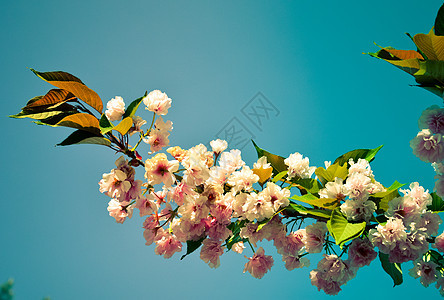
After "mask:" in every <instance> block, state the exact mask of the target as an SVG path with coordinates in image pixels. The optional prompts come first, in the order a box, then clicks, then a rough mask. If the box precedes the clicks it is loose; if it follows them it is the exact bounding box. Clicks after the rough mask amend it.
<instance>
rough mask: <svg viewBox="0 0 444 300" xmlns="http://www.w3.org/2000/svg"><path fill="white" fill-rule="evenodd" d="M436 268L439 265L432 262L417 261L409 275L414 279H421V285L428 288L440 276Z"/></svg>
mask: <svg viewBox="0 0 444 300" xmlns="http://www.w3.org/2000/svg"><path fill="white" fill-rule="evenodd" d="M436 267H437V265H436V264H435V263H434V262H432V261H429V262H425V261H422V260H419V261H415V262H414V263H413V268H411V269H410V271H409V274H410V276H412V277H413V278H420V282H421V284H422V285H423V286H425V287H428V286H429V285H430V284H431V283H433V282H435V281H436V279H437V277H438V275H439V274H438V272H437V271H436Z"/></svg>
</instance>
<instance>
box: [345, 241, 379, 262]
mask: <svg viewBox="0 0 444 300" xmlns="http://www.w3.org/2000/svg"><path fill="white" fill-rule="evenodd" d="M376 256H377V253H376V251H375V250H374V249H373V246H372V244H371V243H370V241H369V240H367V239H365V240H363V239H358V238H356V239H354V240H353V242H352V243H351V244H350V247H349V248H348V258H349V260H350V264H351V265H352V266H354V267H358V268H361V267H363V266H368V265H370V263H371V262H372V261H373V260H374V259H375V258H376Z"/></svg>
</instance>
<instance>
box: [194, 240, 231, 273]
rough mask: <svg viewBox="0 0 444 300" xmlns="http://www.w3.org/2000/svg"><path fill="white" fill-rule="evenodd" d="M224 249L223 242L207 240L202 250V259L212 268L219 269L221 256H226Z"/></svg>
mask: <svg viewBox="0 0 444 300" xmlns="http://www.w3.org/2000/svg"><path fill="white" fill-rule="evenodd" d="M224 249H225V247H222V242H220V241H215V240H211V239H205V240H204V241H203V243H202V249H201V250H200V259H202V260H203V261H204V262H206V263H207V264H208V265H209V266H210V268H217V267H219V266H220V256H221V255H222V254H224Z"/></svg>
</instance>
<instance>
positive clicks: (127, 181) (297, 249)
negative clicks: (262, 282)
mask: <svg viewBox="0 0 444 300" xmlns="http://www.w3.org/2000/svg"><path fill="white" fill-rule="evenodd" d="M33 72H34V73H35V74H36V75H38V76H39V77H40V78H43V79H44V80H46V81H48V82H50V83H52V84H53V85H56V86H57V87H59V89H53V90H50V91H49V92H48V93H47V94H46V95H44V96H38V97H35V98H33V99H31V100H30V101H29V102H28V103H27V105H26V106H25V107H24V108H23V109H22V111H21V112H20V113H19V114H17V115H15V116H13V117H16V118H24V117H28V118H33V119H36V120H37V123H39V124H44V125H49V126H53V127H58V126H65V127H72V128H75V129H77V130H76V131H75V132H73V133H72V134H71V135H70V136H69V137H68V138H67V139H65V140H64V141H63V142H61V143H60V144H59V145H63V146H64V145H72V144H85V143H86V144H99V145H103V146H106V147H108V148H110V149H112V150H113V151H116V152H117V153H120V154H121V156H120V157H119V158H118V159H117V160H116V162H115V168H113V169H112V170H111V171H110V172H109V173H105V174H103V177H102V179H101V180H100V181H99V190H100V192H102V193H104V194H105V195H107V196H108V197H110V198H111V199H110V201H109V204H108V212H109V215H110V216H112V217H113V218H114V219H115V220H116V222H118V223H123V222H124V221H125V220H126V219H127V218H131V217H132V215H133V213H134V209H136V212H137V213H138V214H139V216H140V217H143V219H144V220H143V222H142V227H143V229H144V230H143V236H144V238H145V240H146V245H154V252H155V253H156V254H158V255H162V256H163V257H165V258H170V257H172V256H173V255H174V254H175V253H176V252H183V253H184V254H183V255H182V256H181V258H184V257H186V256H187V255H189V254H191V253H193V252H195V251H197V250H199V251H200V258H201V259H202V260H203V261H204V262H205V263H207V264H208V265H209V266H210V267H211V268H217V267H218V266H219V265H220V257H221V255H222V254H224V253H225V252H228V251H230V250H233V251H234V252H236V253H244V251H245V252H250V254H249V255H248V256H247V255H246V254H244V257H245V259H246V262H245V265H244V273H245V272H248V273H250V274H251V275H252V276H254V277H256V278H262V277H263V276H264V275H265V274H266V273H267V272H268V271H269V270H270V269H271V268H272V266H273V265H274V259H275V258H273V257H272V256H270V255H266V254H265V250H264V248H263V245H262V244H261V243H263V242H265V241H268V242H270V243H272V244H273V246H274V247H275V248H276V249H277V252H278V254H279V255H280V256H281V259H282V261H283V262H284V264H285V268H287V269H288V270H293V269H296V268H303V267H309V266H310V260H309V254H313V253H322V254H323V258H322V259H321V260H320V261H319V262H318V263H317V266H316V268H315V269H313V270H312V271H311V272H310V276H309V277H310V279H311V283H312V284H313V285H315V286H316V287H317V288H318V289H319V290H323V291H324V292H326V293H327V294H332V295H335V294H337V293H338V292H339V291H340V290H341V288H342V286H343V285H344V284H346V283H347V282H348V281H349V280H350V279H352V278H353V277H355V276H356V273H357V271H358V269H359V268H361V267H364V266H367V265H369V264H370V263H371V262H372V261H373V260H374V259H375V258H376V257H377V256H378V252H379V260H380V262H381V263H382V266H383V268H384V269H385V270H386V272H387V273H388V274H389V275H390V276H391V277H392V278H393V281H394V284H395V285H397V284H400V283H401V282H402V271H401V269H400V264H402V263H405V262H408V261H412V262H413V267H412V269H411V270H410V274H411V275H412V276H414V277H417V278H420V280H421V283H422V284H424V285H425V286H427V285H429V284H431V283H433V282H436V285H437V287H438V288H439V289H440V292H442V293H443V294H444V291H443V282H444V277H443V272H444V258H443V254H442V252H443V250H444V249H443V248H444V234H443V233H442V234H441V235H438V234H439V232H438V230H439V225H440V224H441V223H442V221H441V218H440V217H439V215H438V214H437V212H440V211H443V210H444V201H443V200H442V199H441V198H440V197H439V196H438V195H437V194H436V193H432V194H429V192H428V191H427V190H425V189H424V188H423V187H421V186H420V185H419V183H417V182H414V183H412V184H410V186H409V188H406V189H402V187H403V186H404V185H403V184H400V183H398V182H397V181H395V182H394V183H393V184H392V185H391V186H389V187H384V186H383V185H382V184H381V183H379V182H378V181H377V180H376V179H375V176H374V174H373V171H372V169H371V166H370V162H371V161H372V160H373V159H374V157H375V155H376V154H377V152H378V151H379V150H380V149H381V147H382V146H381V147H378V148H375V149H357V150H353V151H350V152H347V153H345V154H344V155H341V156H339V157H338V158H337V159H336V160H334V161H333V162H330V161H326V162H325V166H324V167H318V168H317V167H314V166H310V161H309V158H308V157H304V156H303V155H302V154H300V153H298V152H295V153H292V154H290V155H288V157H282V156H278V155H275V154H272V153H270V152H268V151H266V150H264V149H262V148H260V147H259V146H257V145H256V144H255V143H254V142H253V145H254V147H255V149H256V152H257V154H258V160H257V161H256V162H255V163H254V164H253V166H252V167H251V168H250V167H249V166H247V165H246V163H245V162H244V161H243V159H242V155H241V151H240V150H236V149H231V150H228V143H227V142H226V141H223V140H219V139H218V140H213V141H211V142H210V146H211V147H210V149H208V148H207V147H206V146H205V145H203V144H198V145H196V146H194V147H191V148H189V149H182V148H181V147H179V146H174V147H170V146H169V144H170V141H169V136H170V134H171V131H172V129H173V124H172V122H171V121H169V120H164V118H165V116H166V115H167V113H168V110H169V109H170V108H171V104H172V100H171V99H170V98H169V97H168V96H167V95H166V94H165V93H163V92H161V91H159V90H154V91H152V92H150V93H145V95H144V96H142V97H140V98H138V99H136V100H134V101H132V102H131V103H130V104H129V105H128V106H126V105H125V102H124V100H123V98H122V97H115V98H113V99H111V100H110V101H108V103H107V104H106V110H105V112H104V113H102V110H103V105H102V103H101V100H100V98H98V95H97V94H95V93H94V92H93V91H92V90H90V89H89V88H87V87H86V86H85V85H84V84H83V82H81V81H80V80H79V79H78V78H77V77H74V76H73V75H71V74H68V73H65V72H46V73H43V72H37V71H34V70H33ZM61 82H62V84H60V83H61ZM61 87H63V88H61ZM80 97H83V99H81V100H80ZM85 99H86V100H85ZM84 103H86V104H88V105H89V106H91V107H92V108H94V109H95V110H96V111H97V112H99V113H100V115H97V113H93V112H91V111H90V110H89V109H88V108H87V107H86V106H85V105H84ZM141 104H143V105H142V106H144V107H145V109H146V110H148V111H150V112H151V113H152V114H153V115H152V118H151V122H147V121H146V120H144V119H143V118H142V117H140V116H136V112H137V110H138V108H139V106H140V105H141ZM132 139H134V140H133V141H131V140H132ZM142 144H147V146H148V147H149V150H147V151H146V150H145V151H144V152H141V153H146V154H147V155H148V157H147V158H145V159H144V158H143V157H142V155H140V153H139V151H141V150H140V149H139V146H140V145H142ZM164 150H165V151H164ZM137 168H138V169H139V170H140V169H141V170H143V175H144V176H143V177H144V180H141V179H138V177H137V176H136V169H137ZM431 246H432V247H435V248H436V250H437V251H436V250H434V249H431Z"/></svg>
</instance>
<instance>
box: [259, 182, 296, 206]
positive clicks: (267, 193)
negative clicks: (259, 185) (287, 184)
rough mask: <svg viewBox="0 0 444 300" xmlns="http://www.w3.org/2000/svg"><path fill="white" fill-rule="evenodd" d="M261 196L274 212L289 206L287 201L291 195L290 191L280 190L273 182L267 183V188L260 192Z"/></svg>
mask: <svg viewBox="0 0 444 300" xmlns="http://www.w3.org/2000/svg"><path fill="white" fill-rule="evenodd" d="M261 195H262V197H263V198H264V199H267V200H268V201H270V202H271V204H272V205H273V209H274V211H275V212H276V211H278V210H279V209H280V208H284V207H287V206H288V205H289V204H290V201H289V200H288V198H289V197H290V195H291V192H290V190H288V189H282V188H281V187H280V186H278V185H277V184H275V183H273V182H268V183H267V187H266V188H265V189H263V190H262V191H261Z"/></svg>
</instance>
